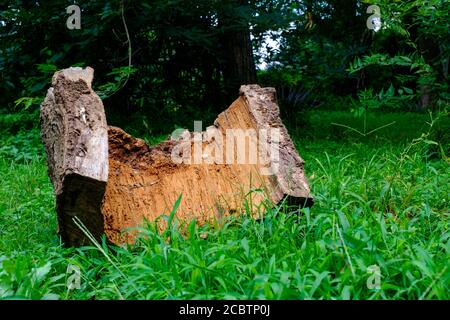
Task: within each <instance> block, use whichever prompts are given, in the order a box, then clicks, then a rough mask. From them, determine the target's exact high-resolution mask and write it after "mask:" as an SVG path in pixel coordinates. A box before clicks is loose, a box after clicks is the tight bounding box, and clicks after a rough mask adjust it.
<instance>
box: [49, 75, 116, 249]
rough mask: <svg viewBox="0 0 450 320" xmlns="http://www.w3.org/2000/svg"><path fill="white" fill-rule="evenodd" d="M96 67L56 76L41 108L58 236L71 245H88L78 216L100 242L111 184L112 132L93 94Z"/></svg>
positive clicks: (98, 99)
mask: <svg viewBox="0 0 450 320" xmlns="http://www.w3.org/2000/svg"><path fill="white" fill-rule="evenodd" d="M93 74H94V70H93V69H92V68H87V69H84V70H83V69H81V68H70V69H65V70H62V71H59V72H57V73H55V75H54V76H53V80H52V87H51V88H50V89H49V90H48V93H47V97H46V98H45V100H44V102H43V104H42V106H41V134H42V140H43V142H44V144H45V148H46V151H47V163H48V173H49V176H50V179H51V181H52V183H53V187H54V191H55V195H56V210H57V212H58V224H59V233H60V235H61V237H62V239H63V241H64V242H66V243H69V244H83V243H86V241H85V240H86V238H85V236H84V234H83V233H82V232H81V231H80V230H79V228H78V227H77V226H76V225H75V224H74V221H73V218H74V217H75V216H77V217H78V218H79V219H80V220H81V221H82V223H83V224H85V225H86V226H88V227H89V230H90V231H91V233H92V234H93V235H94V236H95V237H96V238H98V237H99V236H100V235H101V234H102V233H103V215H102V212H101V203H102V199H103V195H104V191H105V188H106V182H107V180H108V132H107V124H106V117H105V111H104V109H103V104H102V102H101V100H100V98H99V97H98V96H97V95H96V94H95V92H94V91H92V88H91V82H92V79H93Z"/></svg>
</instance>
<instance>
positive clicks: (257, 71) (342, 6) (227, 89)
mask: <svg viewBox="0 0 450 320" xmlns="http://www.w3.org/2000/svg"><path fill="white" fill-rule="evenodd" d="M71 4H77V5H79V6H80V8H81V29H80V30H69V29H68V28H67V27H66V21H67V19H68V18H69V16H70V14H68V13H67V12H66V7H67V6H69V5H71ZM373 4H376V5H378V6H379V7H380V9H381V10H380V11H381V12H380V16H381V21H382V25H381V29H380V30H379V31H378V32H375V31H373V30H370V29H368V27H367V26H366V23H367V20H368V19H369V17H370V16H371V13H370V12H369V13H368V12H367V8H368V7H369V5H373ZM449 12H450V2H449V1H443V0H433V1H390V0H389V1H386V0H382V1H356V0H345V1H342V0H324V1H313V0H305V1H292V0H221V1H215V0H213V1H211V0H197V1H186V0H171V1H168V0H152V1H146V0H144V1H127V0H123V1H122V0H111V1H95V0H94V1H62V0H46V1H21V0H17V1H6V2H5V1H2V2H1V4H0V40H1V42H0V112H2V113H14V112H23V111H24V110H25V109H26V110H30V111H31V112H32V111H33V110H36V109H38V108H37V107H38V105H39V104H40V102H41V101H42V99H43V97H44V96H45V93H46V89H47V88H48V86H49V83H50V81H51V76H52V74H53V73H54V72H55V71H56V70H58V69H62V68H66V67H69V66H91V67H93V68H94V69H95V80H94V86H95V89H96V91H97V92H98V93H99V95H100V96H101V97H102V99H103V100H104V104H105V107H106V110H107V115H108V120H109V122H110V123H113V124H117V125H125V126H126V125H130V126H131V127H133V128H135V129H136V130H137V129H139V128H144V129H145V130H147V133H149V134H159V133H161V132H168V131H171V130H173V128H174V127H177V126H188V125H189V124H190V123H192V120H193V119H203V120H206V121H212V120H213V119H214V117H215V115H217V114H218V112H220V111H222V110H223V109H224V108H226V107H227V105H228V104H229V103H230V102H231V101H233V100H234V99H235V98H236V97H237V94H238V90H239V86H240V85H241V84H248V83H259V84H261V85H264V86H274V87H276V88H277V92H278V98H279V102H280V105H281V109H282V113H283V117H284V119H285V121H294V120H295V121H299V120H298V119H301V118H302V117H301V116H299V114H298V113H299V112H303V111H305V110H310V109H316V108H321V109H334V110H336V109H337V110H352V111H353V112H354V113H355V114H357V115H361V114H363V113H364V112H366V111H367V110H369V109H379V110H403V111H405V110H407V111H421V110H427V109H431V110H440V109H443V108H445V106H446V105H447V106H448V103H449V101H450V94H449V83H450V82H449V78H448V72H449V57H450V13H449ZM268 39H271V40H268ZM258 66H259V67H258Z"/></svg>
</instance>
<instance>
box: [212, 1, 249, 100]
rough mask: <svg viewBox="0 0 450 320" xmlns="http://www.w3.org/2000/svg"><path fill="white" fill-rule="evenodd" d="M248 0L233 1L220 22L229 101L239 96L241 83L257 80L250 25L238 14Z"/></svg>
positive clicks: (223, 68) (226, 90) (225, 82)
mask: <svg viewBox="0 0 450 320" xmlns="http://www.w3.org/2000/svg"><path fill="white" fill-rule="evenodd" d="M247 2H248V1H245V0H234V1H231V2H230V4H231V5H230V6H228V7H227V8H226V9H225V10H224V12H223V13H222V14H221V15H220V17H219V24H220V26H221V28H222V29H223V30H224V31H223V34H222V38H221V42H222V45H223V48H224V50H223V52H224V60H225V63H224V64H223V67H222V72H223V78H224V87H225V92H226V95H227V99H228V102H230V101H233V100H234V99H235V98H236V97H237V96H238V93H239V87H240V86H241V85H245V84H252V83H256V82H257V81H256V80H257V79H256V65H255V61H254V57H253V47H252V41H251V37H250V27H249V24H248V21H246V20H245V19H243V18H242V17H240V16H239V14H238V10H239V9H240V8H243V7H244V6H246V5H247Z"/></svg>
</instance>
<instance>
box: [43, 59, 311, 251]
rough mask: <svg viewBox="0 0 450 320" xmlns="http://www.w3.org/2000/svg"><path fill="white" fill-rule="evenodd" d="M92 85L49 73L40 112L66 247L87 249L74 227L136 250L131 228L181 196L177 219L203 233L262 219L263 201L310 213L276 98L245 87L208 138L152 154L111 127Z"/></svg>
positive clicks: (178, 136)
mask: <svg viewBox="0 0 450 320" xmlns="http://www.w3.org/2000/svg"><path fill="white" fill-rule="evenodd" d="M92 79H93V69H91V68H87V69H81V68H69V69H65V70H62V71H59V72H57V73H55V75H54V76H53V81H52V87H51V88H50V89H49V91H48V93H47V97H46V99H45V101H44V102H43V104H42V107H41V126H42V128H41V131H42V139H43V142H44V144H45V148H46V151H47V163H48V171H49V176H50V179H51V181H52V183H53V186H54V191H55V195H56V211H57V214H58V224H59V233H60V235H61V237H62V239H63V241H64V242H65V243H66V244H68V245H82V244H87V243H88V238H87V237H86V230H85V231H84V232H82V231H81V230H80V229H81V228H80V222H81V223H82V225H84V226H85V227H86V229H87V230H89V233H91V234H92V236H93V237H94V238H95V239H99V238H100V237H101V235H103V234H105V235H106V238H107V240H108V241H109V242H111V243H115V244H120V243H124V242H132V241H133V240H134V239H135V236H136V233H135V232H127V233H124V231H125V230H126V229H127V228H131V227H137V226H139V225H141V224H142V223H143V222H144V221H145V220H148V221H154V220H155V219H156V218H157V217H159V216H160V215H161V214H168V213H169V212H171V210H172V208H173V205H174V203H175V202H176V200H177V199H178V198H179V197H180V195H181V202H180V204H179V207H178V210H177V211H176V214H175V218H176V219H177V220H180V221H186V222H189V221H191V220H192V219H195V220H196V221H197V223H199V224H204V223H208V222H214V221H219V222H220V221H222V220H223V219H224V218H225V217H226V216H228V215H230V214H239V213H240V212H243V210H247V211H250V212H249V213H250V214H252V215H253V216H254V217H260V216H261V215H263V214H264V210H263V209H262V207H263V206H261V204H262V203H263V202H264V201H265V202H270V203H271V204H272V205H275V204H278V203H279V202H280V201H282V200H283V199H284V198H285V197H289V199H290V201H296V202H297V204H299V205H302V206H310V205H312V202H313V199H312V196H311V194H310V189H309V186H308V183H307V180H306V178H305V175H304V169H303V165H304V161H303V160H302V158H301V157H300V156H299V154H298V153H297V151H296V149H295V147H294V144H293V143H292V140H291V139H290V137H289V135H288V132H287V130H286V128H285V127H284V125H283V123H282V122H281V119H280V117H279V108H278V105H277V102H276V96H275V89H273V88H261V87H259V86H258V85H245V86H241V89H240V95H239V97H238V98H237V99H236V100H235V101H234V102H233V103H232V104H231V106H230V107H229V108H228V109H226V110H225V111H224V112H222V113H221V114H219V116H218V117H217V119H216V121H215V122H214V124H213V125H212V126H210V127H207V128H206V130H205V131H201V128H195V130H194V131H193V132H189V131H188V130H178V131H177V132H174V133H173V134H172V137H171V138H170V139H168V140H167V141H164V142H162V143H160V144H159V145H157V146H154V147H149V146H148V145H147V144H146V143H145V141H143V140H141V139H137V138H134V137H132V136H130V135H129V134H127V133H126V132H124V131H123V130H121V129H120V128H117V127H108V126H107V124H106V120H105V119H106V117H105V113H104V108H103V104H102V102H101V100H100V99H99V97H98V96H97V95H96V94H95V92H94V91H93V90H92V88H91V82H92ZM195 126H198V123H196V125H195ZM75 220H76V221H78V223H75V222H76V221H75ZM160 228H164V223H163V222H161V223H160Z"/></svg>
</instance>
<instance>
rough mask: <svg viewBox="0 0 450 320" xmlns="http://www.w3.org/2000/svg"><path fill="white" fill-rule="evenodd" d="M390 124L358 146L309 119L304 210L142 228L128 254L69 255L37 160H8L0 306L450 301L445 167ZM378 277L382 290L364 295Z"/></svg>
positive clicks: (420, 118)
mask: <svg viewBox="0 0 450 320" xmlns="http://www.w3.org/2000/svg"><path fill="white" fill-rule="evenodd" d="M321 115H322V117H321ZM333 115H334V116H333ZM391 117H394V116H393V115H379V117H378V118H375V117H374V118H373V119H372V120H371V122H370V121H369V124H371V125H373V126H376V125H382V124H383V123H385V122H386V123H387V122H390V121H391V120H392V119H391ZM395 118H396V121H397V123H396V125H395V126H394V127H390V128H386V129H383V130H384V131H383V130H380V132H377V134H376V135H373V136H370V137H364V138H359V137H357V136H354V135H352V133H351V132H348V131H343V129H342V128H335V127H333V126H332V125H330V123H331V122H341V123H342V122H344V123H345V121H347V123H346V125H351V124H352V121H354V120H352V118H351V117H346V116H345V114H344V113H334V114H331V115H330V114H325V113H323V114H322V113H318V115H314V116H313V117H312V118H311V119H310V120H311V122H310V128H308V129H309V130H310V131H309V134H302V133H301V131H300V128H292V129H291V131H290V132H291V133H292V135H293V137H294V140H295V143H296V145H297V147H298V149H299V151H300V154H301V155H302V157H303V158H304V159H305V160H306V172H307V174H308V177H309V181H310V184H311V186H312V192H313V194H314V196H315V204H314V206H313V207H312V208H311V209H299V208H298V207H292V206H288V205H287V203H284V202H283V203H281V204H280V205H278V206H276V207H268V206H267V207H266V210H267V213H266V214H265V216H264V218H263V219H260V220H254V219H251V218H249V214H248V212H242V214H241V215H235V216H233V217H231V218H229V220H227V221H226V222H225V223H224V224H223V225H222V227H220V228H218V227H217V226H214V225H206V226H202V227H199V226H197V225H196V224H195V223H194V222H191V223H189V224H187V225H181V223H180V222H179V221H178V220H177V218H176V206H175V207H174V210H173V211H172V212H171V213H166V214H167V215H166V216H165V217H164V216H163V217H162V218H165V219H167V220H168V221H169V222H170V223H169V224H168V229H167V230H165V231H162V232H160V231H158V228H157V226H156V223H154V222H147V223H146V224H145V225H143V226H141V227H139V230H140V235H141V236H140V238H139V239H138V240H137V242H136V243H135V244H134V245H128V246H122V247H116V246H108V245H106V244H105V243H93V244H92V246H88V247H82V248H77V249H75V248H64V247H63V246H62V245H61V244H60V242H59V239H58V237H57V235H56V219H55V213H54V209H53V195H52V189H51V185H50V183H49V181H48V178H47V173H46V166H45V162H44V160H43V159H42V158H41V157H34V158H33V159H31V160H26V159H25V160H22V161H21V162H19V163H17V162H14V161H12V160H11V159H10V158H7V157H4V159H0V176H1V177H2V179H1V182H0V297H4V298H8V297H15V298H20V297H23V298H32V299H40V298H49V299H54V298H60V299H449V298H450V295H449V292H450V290H449V289H450V288H449V287H450V286H449V284H450V270H449V266H450V233H449V221H450V220H449V193H450V189H449V181H450V179H449V178H450V171H449V167H448V160H446V159H445V157H436V156H430V152H429V150H430V148H431V147H433V145H430V144H429V143H427V142H423V141H422V142H420V141H419V142H418V143H416V144H414V145H413V146H411V142H412V141H413V138H415V137H418V136H420V133H421V132H423V131H425V130H422V128H425V129H426V121H427V120H428V118H427V116H426V115H415V114H414V115H408V114H406V115H401V114H396V115H395ZM412 118H413V119H415V120H417V121H416V122H411V119H412ZM407 124H409V125H407ZM418 127H420V130H419V129H418ZM296 129H298V130H296ZM31 132H32V134H37V131H34V132H33V131H31ZM314 132H317V134H314ZM334 133H336V134H334ZM8 141H9V140H8ZM180 230H185V232H183V233H182V232H181V231H180ZM68 265H74V266H78V267H79V268H80V271H81V273H80V274H81V288H80V289H78V290H68V288H67V286H66V281H67V280H68V276H69V275H70V274H67V272H66V271H67V267H68ZM373 266H376V267H378V268H379V269H380V275H381V281H380V287H379V288H372V289H371V288H370V287H368V285H367V283H368V280H370V277H371V275H372V273H371V272H370V270H372V269H371V268H372V267H373Z"/></svg>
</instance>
